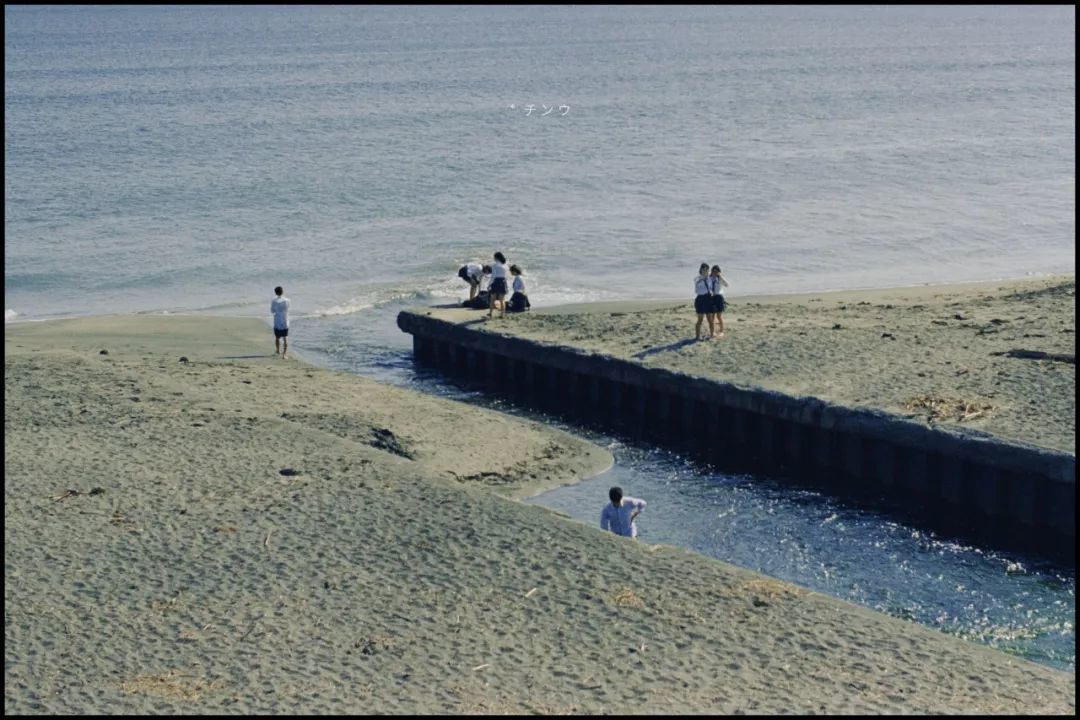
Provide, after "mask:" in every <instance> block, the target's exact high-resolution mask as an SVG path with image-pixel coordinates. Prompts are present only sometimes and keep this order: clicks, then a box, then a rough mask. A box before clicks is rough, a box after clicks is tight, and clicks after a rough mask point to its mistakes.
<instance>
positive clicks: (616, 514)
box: [600, 487, 645, 538]
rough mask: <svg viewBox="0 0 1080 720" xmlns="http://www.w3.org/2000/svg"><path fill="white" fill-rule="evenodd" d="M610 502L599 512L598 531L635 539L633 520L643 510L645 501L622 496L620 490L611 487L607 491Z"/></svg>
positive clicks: (635, 531) (635, 526)
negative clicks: (607, 531) (608, 531)
mask: <svg viewBox="0 0 1080 720" xmlns="http://www.w3.org/2000/svg"><path fill="white" fill-rule="evenodd" d="M608 498H610V500H611V502H609V503H608V504H607V505H605V506H604V509H603V510H601V511H600V529H601V530H610V531H611V532H613V533H615V534H616V535H622V536H623V537H629V538H636V537H637V525H636V524H635V523H634V519H635V518H636V517H637V516H638V515H640V514H641V513H642V512H643V511H644V510H645V501H644V500H639V499H638V498H632V497H630V496H629V495H627V496H623V491H622V488H620V487H613V488H611V490H609V491H608Z"/></svg>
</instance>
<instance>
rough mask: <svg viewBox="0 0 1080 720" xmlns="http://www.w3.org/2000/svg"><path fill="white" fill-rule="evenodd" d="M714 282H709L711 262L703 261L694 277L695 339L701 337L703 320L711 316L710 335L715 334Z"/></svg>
mask: <svg viewBox="0 0 1080 720" xmlns="http://www.w3.org/2000/svg"><path fill="white" fill-rule="evenodd" d="M711 287H712V284H711V283H710V282H709V263H701V267H699V268H698V274H697V277H695V278H694V295H695V297H694V312H696V313H697V326H696V327H695V328H694V332H695V335H696V336H697V337H696V338H695V339H697V340H700V339H701V321H702V320H704V319H705V318H706V317H708V318H709V337H712V335H713V299H712V291H711Z"/></svg>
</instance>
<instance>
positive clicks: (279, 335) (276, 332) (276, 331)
mask: <svg viewBox="0 0 1080 720" xmlns="http://www.w3.org/2000/svg"><path fill="white" fill-rule="evenodd" d="M274 337H275V338H283V337H289V328H285V329H284V330H282V329H281V328H274Z"/></svg>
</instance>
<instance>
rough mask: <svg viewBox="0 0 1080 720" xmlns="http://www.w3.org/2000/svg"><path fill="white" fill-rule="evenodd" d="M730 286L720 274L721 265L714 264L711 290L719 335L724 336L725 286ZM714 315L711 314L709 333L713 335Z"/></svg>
mask: <svg viewBox="0 0 1080 720" xmlns="http://www.w3.org/2000/svg"><path fill="white" fill-rule="evenodd" d="M726 287H728V281H727V280H725V279H724V276H723V275H722V274H720V266H719V265H713V266H712V271H711V272H710V273H709V292H711V293H712V300H713V313H714V314H715V316H716V329H717V331H718V332H717V333H716V336H717V337H724V309H725V308H726V307H727V301H726V300H724V288H726ZM712 327H713V316H712V315H710V316H709V334H710V336H711V335H712Z"/></svg>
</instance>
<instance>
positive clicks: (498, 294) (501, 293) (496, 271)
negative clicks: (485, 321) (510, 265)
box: [488, 252, 507, 317]
mask: <svg viewBox="0 0 1080 720" xmlns="http://www.w3.org/2000/svg"><path fill="white" fill-rule="evenodd" d="M506 275H507V272H506V256H505V255H503V254H502V253H501V252H497V253H495V264H494V265H492V266H491V285H490V286H489V287H488V292H489V293H490V300H489V303H490V304H489V305H488V317H491V314H492V312H493V311H494V310H495V303H499V307H501V308H502V317H506Z"/></svg>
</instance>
